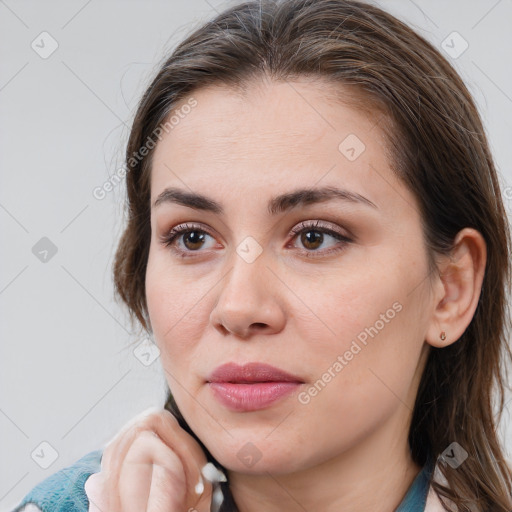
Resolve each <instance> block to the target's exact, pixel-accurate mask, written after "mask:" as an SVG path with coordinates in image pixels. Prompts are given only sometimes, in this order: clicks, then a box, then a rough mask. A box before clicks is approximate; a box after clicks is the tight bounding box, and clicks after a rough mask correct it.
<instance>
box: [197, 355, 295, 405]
mask: <svg viewBox="0 0 512 512" xmlns="http://www.w3.org/2000/svg"><path fill="white" fill-rule="evenodd" d="M207 383H208V385H209V387H210V389H212V391H213V393H214V395H215V397H216V398H217V399H218V400H219V401H220V402H221V403H222V404H223V405H225V406H226V407H228V408H229V409H232V410H234V411H255V410H258V409H263V408H265V407H267V406H269V405H270V404H271V403H273V402H275V401H276V400H278V399H279V398H282V397H284V396H285V395H288V394H289V393H291V392H292V391H294V390H295V389H297V387H299V386H300V385H301V384H303V383H304V381H303V380H301V379H300V378H299V377H297V376H295V375H291V374H290V373H288V372H285V371H284V370H281V369H279V368H275V367H274V366H270V365H268V364H263V363H248V364H246V365H244V366H239V365H237V364H234V363H228V364H223V365H221V366H219V367H218V368H216V369H215V370H214V371H213V372H212V373H211V374H210V376H209V378H208V380H207Z"/></svg>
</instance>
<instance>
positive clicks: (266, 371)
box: [207, 363, 304, 383]
mask: <svg viewBox="0 0 512 512" xmlns="http://www.w3.org/2000/svg"><path fill="white" fill-rule="evenodd" d="M207 382H240V383H243V382H301V383H302V382H304V381H303V380H302V379H301V378H300V377H297V376H296V375H292V374H290V373H288V372H285V371H284V370H281V369H280V368H276V367H275V366H271V365H269V364H265V363H247V364H245V365H242V366H240V365H238V364H236V363H226V364H222V365H220V366H218V367H217V368H215V370H213V372H212V373H210V375H209V377H208V379H207Z"/></svg>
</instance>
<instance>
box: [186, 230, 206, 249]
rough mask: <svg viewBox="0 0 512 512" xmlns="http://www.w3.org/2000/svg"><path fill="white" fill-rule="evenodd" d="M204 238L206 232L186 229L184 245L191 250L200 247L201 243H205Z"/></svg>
mask: <svg viewBox="0 0 512 512" xmlns="http://www.w3.org/2000/svg"><path fill="white" fill-rule="evenodd" d="M204 239H205V236H204V233H202V232H200V231H186V232H185V234H184V235H182V240H183V245H184V246H185V247H186V248H187V249H189V250H191V251H195V250H197V249H200V248H201V245H202V244H204Z"/></svg>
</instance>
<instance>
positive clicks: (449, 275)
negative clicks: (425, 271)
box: [425, 228, 487, 348]
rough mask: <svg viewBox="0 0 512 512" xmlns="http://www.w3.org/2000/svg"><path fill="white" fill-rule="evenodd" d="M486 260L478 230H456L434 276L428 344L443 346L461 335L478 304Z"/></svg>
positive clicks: (483, 242) (482, 241)
mask: <svg viewBox="0 0 512 512" xmlns="http://www.w3.org/2000/svg"><path fill="white" fill-rule="evenodd" d="M486 260H487V250H486V244H485V241H484V239H483V237H482V235H481V234H480V232H479V231H477V230H475V229H473V228H464V229H462V230H461V231H459V233H457V236H456V237H455V240H454V245H453V249H452V251H451V253H450V254H449V255H448V256H447V257H446V258H444V259H443V261H442V263H441V264H440V275H439V277H437V278H436V279H437V283H436V285H437V286H436V290H438V292H439V293H436V294H435V296H434V297H433V299H432V307H433V310H432V320H431V322H430V326H429V328H428V330H427V333H426V337H425V341H426V342H427V343H428V344H430V345H432V346H433V347H437V348H443V347H446V346H448V345H451V344H452V343H454V342H455V341H457V340H458V339H459V338H460V337H461V336H462V334H463V333H464V331H465V330H466V328H467V327H468V325H469V324H470V322H471V320H472V319H473V315H474V314H475V311H476V307H477V305H478V299H479V297H480V292H481V289H482V283H483V279H484V273H485V264H486ZM443 331H444V333H445V336H444V338H445V339H444V340H443V339H442V338H443V336H442V332H443Z"/></svg>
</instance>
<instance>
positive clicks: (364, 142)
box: [151, 80, 393, 201]
mask: <svg viewBox="0 0 512 512" xmlns="http://www.w3.org/2000/svg"><path fill="white" fill-rule="evenodd" d="M333 87H334V86H333V85H332V84H328V85H326V84H323V83H318V82H313V81H311V80H304V81H294V82H256V83H254V84H253V85H250V86H248V87H247V88H246V89H245V90H244V91H238V90H235V89H233V88H230V87H228V86H223V85H221V86H217V85H216V86H208V87H205V88H203V89H200V90H198V91H196V92H194V93H193V94H192V95H191V97H192V98H193V99H194V100H195V102H196V105H195V106H194V107H193V108H192V109H187V112H188V113H187V114H182V115H180V116H176V117H175V119H178V118H179V122H177V123H176V124H174V125H173V128H172V129H171V130H170V131H169V132H168V133H164V135H163V137H162V140H161V141H160V142H159V143H158V144H157V147H156V148H155V153H154V155H153V161H152V177H151V190H152V192H151V196H152V201H153V200H154V198H155V197H156V196H157V195H158V194H159V193H160V191H161V190H163V189H164V188H165V187H166V186H169V185H171V184H172V185H181V186H184V187H187V188H190V189H193V190H195V191H202V192H205V191H206V190H205V187H208V188H212V187H214V188H215V189H216V190H218V191H219V193H222V191H223V190H226V191H227V190H232V189H233V187H239V188H240V190H241V191H247V190H250V191H251V193H252V194H257V193H258V192H259V191H261V193H262V194H263V193H265V190H267V189H268V188H269V187H272V188H273V189H274V192H276V191H278V190H279V189H285V188H289V185H290V184H294V185H297V184H299V183H300V184H301V185H305V186H314V185H315V184H317V183H318V184H320V185H328V184H333V182H336V181H337V182H338V183H337V184H338V185H344V186H352V187H353V188H355V189H357V188H358V187H360V186H361V185H362V184H364V186H365V188H366V190H367V192H368V194H369V195H371V194H372V191H371V190H370V189H371V188H372V183H373V184H374V185H373V186H374V188H375V189H376V190H375V193H377V192H378V188H379V187H380V188H381V189H382V179H383V173H384V174H386V175H387V174H388V173H391V171H390V169H389V165H388V162H387V160H386V156H385V155H386V152H385V147H384V145H385V141H384V137H383V133H382V130H381V129H380V128H379V126H378V124H377V121H378V120H379V117H381V116H380V114H379V113H377V112H376V113H375V115H374V116H372V115H371V114H370V113H368V111H361V110H360V109H356V108H355V107H351V106H349V105H347V104H345V103H344V102H342V101H339V99H338V98H342V96H343V95H342V90H341V91H340V89H339V88H338V89H337V90H336V91H334V89H333ZM336 87H338V86H336ZM348 94H350V96H348V98H349V99H351V98H352V97H353V96H352V93H350V92H347V95H348ZM188 99H190V98H188ZM186 101H187V99H185V100H183V101H182V102H180V104H178V105H177V106H176V108H175V109H174V111H173V112H174V113H176V112H180V108H182V106H183V105H184V104H185V103H186ZM347 150H348V151H349V152H348V153H347ZM351 150H352V153H350V151H351ZM354 155H355V156H356V158H353V157H354ZM386 177H387V178H388V180H393V177H392V176H384V178H386ZM320 181H322V183H319V182H320ZM327 181H328V182H329V183H328V182H327ZM198 189H201V190H198Z"/></svg>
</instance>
